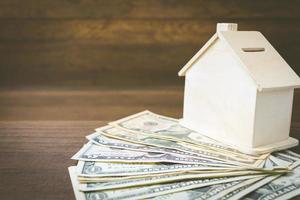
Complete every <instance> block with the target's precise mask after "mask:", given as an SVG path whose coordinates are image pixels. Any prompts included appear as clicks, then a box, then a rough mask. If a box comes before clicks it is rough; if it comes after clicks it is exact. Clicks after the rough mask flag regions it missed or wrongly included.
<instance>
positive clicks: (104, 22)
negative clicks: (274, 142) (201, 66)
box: [0, 0, 300, 200]
mask: <svg viewBox="0 0 300 200" xmlns="http://www.w3.org/2000/svg"><path fill="white" fill-rule="evenodd" d="M299 7H300V1H299V0H289V1H286V0H276V1H275V0H264V1H261V0H252V1H249V0H240V1H235V0H218V1H217V0H207V1H204V0H1V1H0V199H7V200H9V199H31V200H32V199H44V200H47V199H49V200H52V199H56V200H60V199H61V200H65V199H74V196H73V191H72V187H71V184H70V180H69V177H68V172H67V167H68V166H70V165H75V164H76V163H75V161H72V160H70V157H71V156H72V155H73V154H74V153H75V152H76V151H77V150H78V149H79V148H80V147H81V146H82V144H84V143H85V142H86V140H85V138H84V136H85V135H87V134H89V133H91V132H92V131H93V129H94V128H96V127H98V126H101V125H105V124H106V123H107V122H108V121H111V120H116V119H119V118H121V117H123V116H126V115H129V114H133V113H135V112H139V111H142V110H145V109H149V110H151V111H154V112H157V113H160V114H164V115H168V116H172V117H181V115H182V102H183V84H184V79H183V78H179V77H178V76H177V71H178V70H179V69H180V68H181V67H182V66H183V65H184V64H185V63H186V62H187V61H188V60H189V59H190V58H191V57H192V56H193V55H194V53H196V52H197V50H198V49H199V48H201V47H202V45H203V44H204V43H205V42H206V41H207V40H208V39H209V37H210V36H211V35H212V34H213V33H214V32H215V26H216V23H217V22H236V23H238V24H239V29H240V30H259V31H261V32H262V33H263V34H264V35H265V36H266V37H267V38H268V39H269V41H270V42H271V43H272V44H273V45H274V47H275V48H276V49H277V50H278V51H279V52H280V53H281V55H282V56H283V57H284V58H285V59H286V60H287V62H288V63H289V64H290V65H291V66H292V68H293V69H294V70H295V71H296V73H298V75H299V74H300V61H299V55H300V37H299V35H300V12H299ZM299 133H300V91H299V90H297V91H296V93H295V98H294V108H293V117H292V126H291V135H292V136H293V137H296V138H298V139H300V134H299ZM295 151H296V152H298V153H299V152H300V149H299V146H298V147H297V148H296V149H295ZM298 199H299V198H298Z"/></svg>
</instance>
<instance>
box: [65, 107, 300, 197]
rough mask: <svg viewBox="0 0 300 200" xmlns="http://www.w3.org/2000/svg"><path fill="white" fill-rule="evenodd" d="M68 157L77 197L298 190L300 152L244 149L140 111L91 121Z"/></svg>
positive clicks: (264, 193) (289, 194) (259, 193)
mask: <svg viewBox="0 0 300 200" xmlns="http://www.w3.org/2000/svg"><path fill="white" fill-rule="evenodd" d="M86 138H87V139H88V142H87V143H86V144H85V145H84V146H83V147H82V148H81V149H80V150H79V151H78V152H77V153H76V154H75V155H74V156H73V157H72V159H75V160H78V164H77V166H72V167H69V173H70V177H71V181H72V185H73V189H74V193H75V196H76V199H77V200H79V199H80V200H100V199H101V200H102V199H108V200H122V199H161V200H166V199H172V200H173V199H178V200H183V199H199V200H200V199H209V200H212V199H223V200H225V199H228V200H232V199H249V200H251V199H253V200H254V199H289V198H292V197H295V196H297V195H299V194H300V155H299V154H296V153H295V152H292V151H290V150H284V151H280V152H274V153H272V154H270V153H266V154H263V155H248V154H245V153H242V152H240V151H238V150H236V149H235V148H233V147H230V146H227V145H225V144H222V143H220V142H218V141H215V140H213V139H211V138H208V137H206V136H204V135H202V134H200V133H197V132H194V131H192V130H190V129H187V128H185V127H183V126H181V125H180V124H179V122H178V120H177V119H173V118H169V117H165V116H162V115H158V114H154V113H152V112H150V111H143V112H141V113H137V114H135V115H131V116H129V117H126V118H123V119H121V120H118V121H114V122H111V123H109V124H108V125H106V126H104V127H100V128H96V129H95V133H92V134H90V135H88V136H87V137H86Z"/></svg>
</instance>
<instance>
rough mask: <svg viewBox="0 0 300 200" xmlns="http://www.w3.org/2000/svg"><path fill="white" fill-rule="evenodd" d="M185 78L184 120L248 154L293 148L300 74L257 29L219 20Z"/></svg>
mask: <svg viewBox="0 0 300 200" xmlns="http://www.w3.org/2000/svg"><path fill="white" fill-rule="evenodd" d="M178 74H179V76H185V93H184V112H183V119H182V120H181V122H180V123H181V124H182V125H184V126H186V127H188V128H190V129H193V130H195V131H197V132H199V133H202V134H204V135H206V136H208V137H210V138H213V139H216V140H218V141H221V142H224V143H226V144H229V145H231V146H233V147H235V148H237V149H239V150H240V151H242V152H244V153H248V154H261V153H266V152H271V151H277V150H281V149H286V148H290V147H292V146H296V145H297V144H298V140H296V139H294V138H291V137H289V131H290V124H291V113H292V104H293V93H294V88H297V87H299V86H300V79H299V77H298V76H297V74H296V73H295V72H294V71H293V70H292V69H291V68H290V66H289V65H288V64H287V63H286V62H285V61H284V59H283V58H282V57H281V56H280V55H279V53H278V52H277V51H276V50H275V49H274V47H273V46H272V45H271V44H270V43H269V42H268V41H267V39H266V38H265V37H264V36H263V35H262V34H261V33H260V32H257V31H237V24H232V23H229V24H227V23H219V24H217V32H216V33H215V34H214V35H213V36H212V37H211V38H210V39H209V41H208V42H207V43H206V44H205V45H204V46H203V47H202V48H201V49H200V50H199V51H198V52H197V53H196V55H194V56H193V57H192V58H191V60H190V61H189V62H188V63H187V64H186V65H185V66H184V67H183V68H182V69H181V70H180V71H179V73H178Z"/></svg>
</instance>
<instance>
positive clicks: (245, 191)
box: [221, 150, 300, 200]
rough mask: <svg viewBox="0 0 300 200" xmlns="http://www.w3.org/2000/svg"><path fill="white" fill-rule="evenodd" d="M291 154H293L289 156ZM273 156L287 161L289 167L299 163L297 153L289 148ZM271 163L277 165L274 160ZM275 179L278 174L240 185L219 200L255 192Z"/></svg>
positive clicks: (240, 196)
mask: <svg viewBox="0 0 300 200" xmlns="http://www.w3.org/2000/svg"><path fill="white" fill-rule="evenodd" d="M291 155H293V156H291ZM273 157H276V158H277V160H281V161H285V162H289V163H290V168H291V169H293V168H296V167H298V166H299V163H300V156H299V154H296V153H294V152H292V151H289V150H286V151H281V152H275V153H273ZM271 164H272V165H273V166H274V167H276V166H277V165H278V164H277V163H275V162H271ZM299 176H300V175H299ZM282 177H286V176H282ZM276 179H280V175H273V176H267V177H265V178H263V179H262V180H260V181H257V182H256V183H254V184H250V185H247V186H243V187H241V188H239V189H237V190H235V191H232V192H230V193H228V194H227V195H225V196H224V197H223V198H222V199H221V200H238V199H241V198H243V197H244V196H245V195H247V194H249V195H250V194H252V193H255V190H257V189H258V188H263V187H265V186H266V185H268V184H269V183H270V184H271V183H272V182H273V181H274V180H276ZM253 191H254V192H253ZM269 194H270V193H268V194H267V196H266V197H267V198H266V199H269V198H270V197H271V196H272V195H270V196H269ZM261 197H262V198H261V199H265V198H264V196H261ZM254 199H256V198H254ZM257 199H260V198H257ZM271 199H273V198H271Z"/></svg>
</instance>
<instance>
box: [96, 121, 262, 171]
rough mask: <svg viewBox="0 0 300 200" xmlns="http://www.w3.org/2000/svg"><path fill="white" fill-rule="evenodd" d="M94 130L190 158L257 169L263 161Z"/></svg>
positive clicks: (114, 130) (116, 131) (105, 129)
mask: <svg viewBox="0 0 300 200" xmlns="http://www.w3.org/2000/svg"><path fill="white" fill-rule="evenodd" d="M96 130H97V131H99V134H100V135H101V134H102V135H105V136H107V137H111V138H114V139H118V140H123V141H127V142H131V143H133V144H144V145H149V146H154V147H159V148H168V149H173V150H176V152H178V151H182V152H185V153H188V155H189V156H191V157H202V158H203V157H206V158H213V159H217V160H222V161H226V162H227V163H232V164H237V165H244V166H248V167H258V166H260V164H261V163H262V162H263V161H264V160H263V159H253V158H244V157H240V156H239V155H235V154H231V155H228V154H225V153H223V152H217V151H212V150H209V149H196V148H191V147H189V146H188V145H186V144H185V145H184V144H183V143H182V142H177V141H170V140H164V139H161V138H156V137H152V136H150V135H143V134H134V133H130V132H128V131H125V130H121V129H118V128H115V127H111V126H105V127H101V128H98V129H96Z"/></svg>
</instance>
